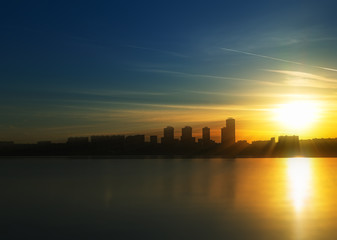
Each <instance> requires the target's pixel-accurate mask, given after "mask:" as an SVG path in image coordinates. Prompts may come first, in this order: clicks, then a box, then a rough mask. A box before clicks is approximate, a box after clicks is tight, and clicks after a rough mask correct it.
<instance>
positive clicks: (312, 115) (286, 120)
mask: <svg viewBox="0 0 337 240" xmlns="http://www.w3.org/2000/svg"><path fill="white" fill-rule="evenodd" d="M318 114H319V108H318V103H317V102H313V101H294V102H288V103H285V104H280V105H279V107H278V108H277V109H275V118H276V120H277V121H278V122H280V123H281V124H282V125H284V126H285V127H287V128H289V129H304V128H307V127H310V126H311V125H312V123H314V122H315V121H316V120H317V118H318V116H319V115H318Z"/></svg>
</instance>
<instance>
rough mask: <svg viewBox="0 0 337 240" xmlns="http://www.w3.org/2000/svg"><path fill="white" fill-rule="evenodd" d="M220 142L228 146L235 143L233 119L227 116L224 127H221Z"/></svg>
mask: <svg viewBox="0 0 337 240" xmlns="http://www.w3.org/2000/svg"><path fill="white" fill-rule="evenodd" d="M221 143H222V144H224V145H226V146H230V145H233V144H234V143H235V119H233V118H228V119H227V120H226V127H223V128H221Z"/></svg>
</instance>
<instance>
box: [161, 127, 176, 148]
mask: <svg viewBox="0 0 337 240" xmlns="http://www.w3.org/2000/svg"><path fill="white" fill-rule="evenodd" d="M161 142H162V143H164V144H169V143H173V142H174V128H173V127H171V126H167V127H166V128H164V137H162V138H161Z"/></svg>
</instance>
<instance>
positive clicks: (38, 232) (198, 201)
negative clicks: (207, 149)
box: [0, 158, 337, 240]
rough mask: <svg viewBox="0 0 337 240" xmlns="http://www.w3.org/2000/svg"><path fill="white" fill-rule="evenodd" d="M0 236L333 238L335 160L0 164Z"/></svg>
mask: <svg viewBox="0 0 337 240" xmlns="http://www.w3.org/2000/svg"><path fill="white" fill-rule="evenodd" d="M0 180H1V197H0V204H1V215H0V216H1V217H0V220H1V222H0V224H1V229H2V230H1V232H0V236H1V239H28V238H31V239H268V240H270V239H282V240H284V239H320V240H322V239H336V237H337V233H336V229H337V203H336V201H337V187H336V186H337V159H336V158H311V159H310V158H303V159H287V158H283V159H259V158H256V159H220V158H219V159H201V158H196V159H67V158H45V159H44V158H39V159H37V158H26V159H2V160H0Z"/></svg>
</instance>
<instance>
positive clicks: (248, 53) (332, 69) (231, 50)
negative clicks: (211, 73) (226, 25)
mask: <svg viewBox="0 0 337 240" xmlns="http://www.w3.org/2000/svg"><path fill="white" fill-rule="evenodd" d="M221 49H222V50H224V51H230V52H236V53H241V54H246V55H250V56H255V57H260V58H266V59H271V60H274V61H280V62H286V63H293V64H297V65H303V66H308V67H313V68H318V69H322V70H326V71H332V72H337V69H334V68H327V67H320V66H314V65H307V64H304V63H301V62H295V61H289V60H285V59H282V58H275V57H270V56H265V55H260V54H255V53H250V52H244V51H239V50H235V49H230V48H221Z"/></svg>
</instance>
